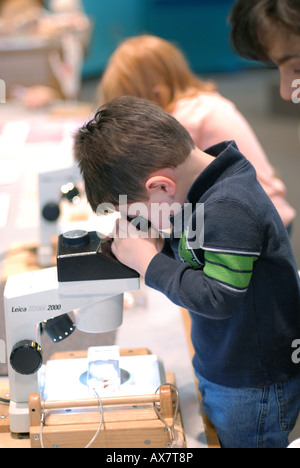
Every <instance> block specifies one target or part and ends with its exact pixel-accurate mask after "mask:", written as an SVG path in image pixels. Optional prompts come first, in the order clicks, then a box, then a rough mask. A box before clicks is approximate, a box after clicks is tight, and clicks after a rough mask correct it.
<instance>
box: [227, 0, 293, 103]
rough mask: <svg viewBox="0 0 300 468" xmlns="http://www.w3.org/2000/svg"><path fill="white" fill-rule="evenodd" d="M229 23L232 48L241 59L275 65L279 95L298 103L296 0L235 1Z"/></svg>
mask: <svg viewBox="0 0 300 468" xmlns="http://www.w3.org/2000/svg"><path fill="white" fill-rule="evenodd" d="M230 23H231V25H232V33H231V37H232V42H233V45H234V47H235V49H236V51H237V52H238V53H239V54H240V55H241V56H243V57H245V58H248V59H252V60H258V61H262V62H268V61H271V62H273V63H274V64H275V65H277V66H278V67H279V70H280V75H281V87H280V94H281V97H282V98H283V99H285V100H287V101H290V100H292V101H293V102H295V103H296V104H299V102H300V99H299V96H300V2H299V0H251V1H249V0H237V1H236V3H235V4H234V6H233V9H232V12H231V17H230Z"/></svg>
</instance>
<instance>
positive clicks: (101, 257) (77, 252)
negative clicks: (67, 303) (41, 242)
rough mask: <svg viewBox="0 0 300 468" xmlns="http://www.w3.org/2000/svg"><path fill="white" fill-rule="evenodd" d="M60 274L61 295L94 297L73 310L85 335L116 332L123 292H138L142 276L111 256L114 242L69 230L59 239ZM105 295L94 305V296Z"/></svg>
mask: <svg viewBox="0 0 300 468" xmlns="http://www.w3.org/2000/svg"><path fill="white" fill-rule="evenodd" d="M57 274H58V281H59V285H60V292H61V294H64V293H66V294H70V291H71V290H72V291H73V293H72V294H73V295H76V294H77V293H78V294H80V295H81V296H82V295H84V294H86V293H87V292H89V294H90V295H91V300H90V304H89V305H88V307H81V308H79V309H76V310H75V311H74V314H75V322H76V327H77V329H79V330H81V331H83V332H86V333H104V332H108V331H111V330H115V329H116V328H119V327H120V326H121V325H122V321H123V293H124V292H125V291H131V290H135V289H139V274H138V273H137V272H136V271H134V270H132V269H130V268H128V267H127V266H125V265H123V264H122V263H120V262H119V261H118V260H117V259H116V258H115V256H114V255H113V254H112V253H111V242H109V241H104V240H102V239H101V238H100V236H99V235H98V234H97V233H96V232H89V233H88V232H86V231H78V230H77V231H70V232H67V233H65V234H63V235H61V236H60V237H59V239H58V252H57ZM100 291H101V293H102V294H103V299H102V301H101V302H100V303H99V302H97V303H95V304H93V300H92V296H93V294H95V295H99V292H100Z"/></svg>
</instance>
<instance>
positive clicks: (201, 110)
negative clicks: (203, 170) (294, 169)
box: [172, 92, 296, 227]
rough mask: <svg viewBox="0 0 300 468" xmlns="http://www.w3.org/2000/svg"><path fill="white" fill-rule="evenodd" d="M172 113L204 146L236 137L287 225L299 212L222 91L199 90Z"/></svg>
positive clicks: (243, 120)
mask: <svg viewBox="0 0 300 468" xmlns="http://www.w3.org/2000/svg"><path fill="white" fill-rule="evenodd" d="M172 115H173V116H174V117H175V118H176V119H177V120H178V121H179V122H180V123H181V124H182V125H183V126H184V127H185V128H186V129H187V130H188V131H189V133H190V134H191V136H192V138H193V140H194V142H195V144H196V145H197V146H198V147H199V148H200V149H201V150H202V151H204V150H206V149H207V148H209V147H210V146H213V145H215V144H217V143H220V142H222V141H226V140H235V141H236V143H237V145H238V147H239V150H240V151H241V153H242V154H243V155H244V156H245V157H246V158H247V159H248V160H249V161H250V162H251V163H252V165H253V166H254V167H255V169H256V173H257V178H258V180H259V182H260V183H261V185H262V187H263V188H264V190H265V191H266V193H267V194H268V195H269V197H270V199H271V200H272V202H273V204H274V205H275V207H276V208H277V210H278V212H279V214H280V216H281V218H282V221H283V223H284V225H285V226H286V227H287V226H288V225H289V224H290V223H291V222H292V221H293V220H294V218H295V216H296V212H295V210H294V209H293V208H292V207H291V206H290V205H289V203H288V202H287V200H286V187H285V185H284V184H283V182H282V181H281V180H280V179H278V178H277V177H276V176H275V171H274V168H273V167H272V166H271V164H270V162H269V161H268V158H267V156H266V154H265V152H264V150H263V149H262V147H261V145H260V143H259V142H258V140H257V138H256V136H255V134H254V132H253V130H252V129H251V127H250V125H249V124H248V122H247V121H246V120H245V118H244V117H243V116H242V115H241V113H240V112H239V111H238V110H237V109H236V107H235V105H234V104H233V103H232V102H230V101H228V100H227V99H225V98H223V97H222V96H221V95H220V94H219V93H217V92H213V93H199V94H198V95H197V96H196V97H192V98H183V99H181V100H179V101H178V102H177V105H176V108H175V109H174V111H173V112H172Z"/></svg>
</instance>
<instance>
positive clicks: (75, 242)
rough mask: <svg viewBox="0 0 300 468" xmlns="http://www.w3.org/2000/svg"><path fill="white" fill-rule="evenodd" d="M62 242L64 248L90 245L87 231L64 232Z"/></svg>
mask: <svg viewBox="0 0 300 468" xmlns="http://www.w3.org/2000/svg"><path fill="white" fill-rule="evenodd" d="M63 242H64V245H65V246H66V247H73V248H76V247H81V246H83V245H88V244H89V243H90V235H89V233H88V232H87V231H81V230H75V231H69V232H65V233H64V234H63Z"/></svg>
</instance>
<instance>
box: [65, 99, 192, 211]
mask: <svg viewBox="0 0 300 468" xmlns="http://www.w3.org/2000/svg"><path fill="white" fill-rule="evenodd" d="M194 147H195V144H194V142H193V140H192V138H191V137H190V135H189V133H188V132H187V131H186V130H185V128H184V127H182V125H181V124H180V123H179V122H178V121H177V120H176V119H175V118H174V117H172V116H171V115H170V114H168V113H167V112H165V111H164V110H163V109H162V108H160V107H159V106H158V105H156V104H154V103H153V102H150V101H147V100H144V99H139V98H135V97H129V96H125V97H121V98H117V99H114V100H113V101H111V102H109V103H107V104H106V105H104V106H103V107H101V108H100V109H99V111H98V112H97V114H96V115H95V117H94V119H93V120H91V121H90V122H89V123H88V124H86V125H85V126H83V127H82V128H81V129H80V130H79V131H78V132H77V133H76V135H75V144H74V151H75V157H76V159H77V160H78V163H79V167H80V170H81V172H82V175H83V179H84V183H85V190H86V194H87V198H88V201H89V203H90V205H91V207H92V209H93V210H94V211H96V209H97V206H98V205H99V204H101V203H111V204H113V205H114V206H118V203H119V196H120V195H127V199H128V203H134V202H139V201H146V200H147V193H146V189H145V182H146V180H147V177H148V176H149V175H150V174H151V173H153V172H155V171H157V170H159V169H162V168H165V167H177V166H178V165H180V164H182V163H183V162H184V161H185V159H186V158H187V157H188V156H189V154H190V153H191V151H192V149H193V148H194Z"/></svg>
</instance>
